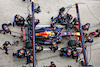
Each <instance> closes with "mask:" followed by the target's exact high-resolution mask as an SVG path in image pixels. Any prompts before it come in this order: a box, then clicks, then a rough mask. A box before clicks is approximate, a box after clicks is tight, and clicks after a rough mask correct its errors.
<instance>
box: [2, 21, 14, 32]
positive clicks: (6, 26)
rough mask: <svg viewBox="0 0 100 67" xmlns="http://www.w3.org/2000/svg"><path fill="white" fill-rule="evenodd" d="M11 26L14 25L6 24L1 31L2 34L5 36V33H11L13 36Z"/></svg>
mask: <svg viewBox="0 0 100 67" xmlns="http://www.w3.org/2000/svg"><path fill="white" fill-rule="evenodd" d="M10 25H12V24H11V23H9V24H6V23H4V24H2V30H0V33H1V32H4V33H3V34H5V33H10V34H11V31H10V29H9V28H8V27H9V26H10Z"/></svg>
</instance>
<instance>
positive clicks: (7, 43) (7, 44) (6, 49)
mask: <svg viewBox="0 0 100 67" xmlns="http://www.w3.org/2000/svg"><path fill="white" fill-rule="evenodd" d="M9 45H11V44H10V42H9V41H5V43H4V44H3V47H4V49H5V54H8V46H9Z"/></svg>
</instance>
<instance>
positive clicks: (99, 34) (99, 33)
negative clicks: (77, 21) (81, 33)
mask: <svg viewBox="0 0 100 67" xmlns="http://www.w3.org/2000/svg"><path fill="white" fill-rule="evenodd" d="M96 32H97V33H98V34H97V35H96V36H95V37H100V29H97V30H96Z"/></svg>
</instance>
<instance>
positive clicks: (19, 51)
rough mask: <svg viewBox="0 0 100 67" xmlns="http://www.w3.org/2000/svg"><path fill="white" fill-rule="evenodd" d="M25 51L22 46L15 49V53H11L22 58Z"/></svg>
mask: <svg viewBox="0 0 100 67" xmlns="http://www.w3.org/2000/svg"><path fill="white" fill-rule="evenodd" d="M25 53H26V48H25V47H23V48H22V49H19V50H17V53H13V56H15V55H16V56H17V57H18V58H23V57H25Z"/></svg>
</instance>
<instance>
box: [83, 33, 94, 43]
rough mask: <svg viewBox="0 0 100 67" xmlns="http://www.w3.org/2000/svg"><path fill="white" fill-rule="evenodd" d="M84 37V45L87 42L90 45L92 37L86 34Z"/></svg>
mask: <svg viewBox="0 0 100 67" xmlns="http://www.w3.org/2000/svg"><path fill="white" fill-rule="evenodd" d="M85 37H86V41H85V43H86V42H89V43H92V42H93V39H92V37H91V36H89V35H88V34H87V35H86V36H85Z"/></svg>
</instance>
